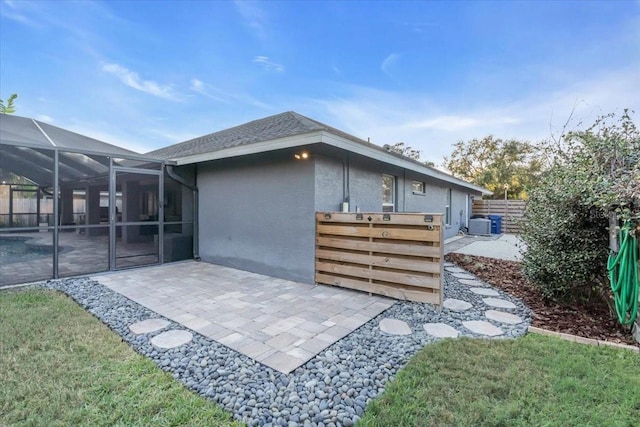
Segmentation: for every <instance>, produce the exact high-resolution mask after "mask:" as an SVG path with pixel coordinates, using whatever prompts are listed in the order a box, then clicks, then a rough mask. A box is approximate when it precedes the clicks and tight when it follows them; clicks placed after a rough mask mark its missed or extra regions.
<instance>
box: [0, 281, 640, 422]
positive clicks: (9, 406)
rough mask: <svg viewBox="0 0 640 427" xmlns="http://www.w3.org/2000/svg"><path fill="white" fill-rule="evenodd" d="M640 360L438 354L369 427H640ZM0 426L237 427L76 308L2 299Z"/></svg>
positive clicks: (510, 352)
mask: <svg viewBox="0 0 640 427" xmlns="http://www.w3.org/2000/svg"><path fill="white" fill-rule="evenodd" d="M638 420H640V355H639V354H638V353H633V352H630V351H627V350H620V349H613V348H607V347H593V346H588V345H581V344H576V343H571V342H567V341H563V340H559V339H556V338H552V337H544V336H539V335H527V336H526V337H524V338H520V339H517V340H470V339H460V340H444V341H441V342H439V343H437V344H432V345H428V346H426V347H425V348H424V349H423V350H422V351H421V352H420V353H418V354H417V355H416V356H415V357H414V358H413V359H412V360H411V362H410V363H409V364H408V365H407V366H406V367H405V368H404V369H402V370H401V371H400V372H399V373H398V375H397V378H396V380H395V381H393V382H392V383H390V384H388V387H387V391H386V392H385V393H384V394H383V395H382V396H381V397H380V398H379V399H377V400H375V401H374V402H372V403H371V405H369V407H368V408H367V410H366V412H365V416H364V418H363V419H362V420H361V422H360V424H359V426H394V427H395V426H476V425H480V426H484V425H489V426H518V425H521V426H533V425H535V426H589V425H592V426H605V425H606V426H637V425H638ZM0 425H1V426H13V425H33V426H42V425H46V426H54V425H64V426H67V425H91V426H99V425H122V426H135V425H153V426H165V425H167V426H168V425H185V426H186V425H188V426H198V425H207V426H219V425H234V424H233V423H232V421H231V416H230V414H228V413H225V412H223V411H222V410H221V409H220V408H219V407H218V406H216V405H215V404H214V403H212V402H210V401H208V400H206V399H203V398H201V397H199V396H197V395H196V394H194V393H191V392H189V391H187V390H186V389H185V388H184V387H182V385H180V384H179V383H178V382H177V381H175V380H174V379H173V378H172V377H171V376H170V375H167V374H166V373H164V372H162V371H161V370H160V369H158V368H157V367H156V366H155V365H154V364H153V363H152V362H151V361H149V360H148V359H146V358H144V357H142V356H140V355H138V354H136V353H135V352H134V351H133V350H132V349H131V348H130V347H129V346H128V345H126V344H124V343H122V341H121V340H120V338H119V337H118V336H117V335H116V334H114V333H113V332H111V331H110V330H109V329H108V328H107V327H106V326H104V325H103V324H102V323H100V322H99V321H98V320H96V319H95V318H94V317H93V316H91V315H90V314H88V313H87V312H86V311H84V310H83V309H82V308H80V307H79V306H78V305H76V304H75V303H74V302H73V301H71V300H70V299H69V298H67V297H65V296H63V295H61V294H58V293H55V292H50V291H42V290H26V291H1V292H0Z"/></svg>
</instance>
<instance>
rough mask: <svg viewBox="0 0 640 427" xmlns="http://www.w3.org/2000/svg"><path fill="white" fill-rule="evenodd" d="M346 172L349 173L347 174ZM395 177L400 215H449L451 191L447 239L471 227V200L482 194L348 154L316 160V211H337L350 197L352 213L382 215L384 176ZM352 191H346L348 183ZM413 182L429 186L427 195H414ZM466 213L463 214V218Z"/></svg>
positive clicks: (349, 189) (396, 208) (327, 155)
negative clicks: (469, 221) (417, 213)
mask: <svg viewBox="0 0 640 427" xmlns="http://www.w3.org/2000/svg"><path fill="white" fill-rule="evenodd" d="M343 169H345V172H344V173H343ZM383 174H387V175H392V176H394V177H395V181H396V189H395V196H396V197H395V211H396V212H430V213H442V214H444V213H445V210H446V209H445V206H446V204H447V196H448V190H449V189H451V224H449V225H447V226H446V227H445V230H444V237H445V239H446V238H449V237H453V236H455V235H456V234H457V233H458V230H459V229H460V227H461V226H463V227H465V226H467V220H468V218H469V215H470V212H471V211H470V209H469V207H468V200H469V197H470V196H475V197H480V196H481V194H480V193H479V192H478V193H473V192H470V191H469V190H467V189H465V188H462V187H458V186H455V185H449V184H447V183H442V182H439V181H437V180H435V179H433V178H430V177H428V176H426V175H421V174H419V173H415V172H412V171H405V170H404V169H401V168H397V167H394V166H392V165H388V164H386V163H381V162H376V161H373V160H369V159H366V158H362V157H359V156H354V155H351V156H349V158H348V159H347V156H346V154H344V153H342V154H341V153H331V154H325V155H322V156H318V157H317V158H316V159H315V183H316V189H315V210H316V211H337V210H340V204H341V202H342V201H343V200H344V196H343V194H346V195H348V198H349V210H350V211H351V212H356V211H361V212H380V211H381V210H382V175H383ZM343 176H344V179H346V180H347V182H348V186H347V187H348V188H347V190H346V191H345V190H344V189H343V186H344V179H343ZM413 181H418V182H424V183H425V193H424V194H414V192H413V187H412V185H413ZM461 213H462V214H461Z"/></svg>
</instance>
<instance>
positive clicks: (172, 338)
mask: <svg viewBox="0 0 640 427" xmlns="http://www.w3.org/2000/svg"><path fill="white" fill-rule="evenodd" d="M192 339H193V334H192V333H191V332H189V331H182V330H175V329H174V330H171V331H167V332H162V333H161V334H158V335H156V336H155V337H153V338H151V344H153V345H155V346H156V347H160V348H174V347H179V346H181V345H183V344H186V343H188V342H189V341H191V340H192Z"/></svg>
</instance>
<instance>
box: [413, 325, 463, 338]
mask: <svg viewBox="0 0 640 427" xmlns="http://www.w3.org/2000/svg"><path fill="white" fill-rule="evenodd" d="M422 327H423V328H424V330H425V332H426V333H428V334H429V335H431V336H434V337H436V338H456V337H457V336H458V335H460V332H458V331H457V329H455V328H453V327H451V326H449V325H447V324H446V323H426V324H424V325H422Z"/></svg>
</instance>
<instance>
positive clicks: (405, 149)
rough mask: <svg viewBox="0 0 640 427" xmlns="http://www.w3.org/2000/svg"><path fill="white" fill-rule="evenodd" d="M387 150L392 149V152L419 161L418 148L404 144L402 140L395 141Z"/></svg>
mask: <svg viewBox="0 0 640 427" xmlns="http://www.w3.org/2000/svg"><path fill="white" fill-rule="evenodd" d="M388 150H389V151H393V152H394V153H398V154H400V155H403V156H405V157H408V158H410V159H411V160H417V161H420V156H421V155H422V153H421V152H420V150H416V149H415V148H413V147H410V146H408V145H405V143H404V142H396V143H395V144H393V145H392V146H390V147H389V149H388Z"/></svg>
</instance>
